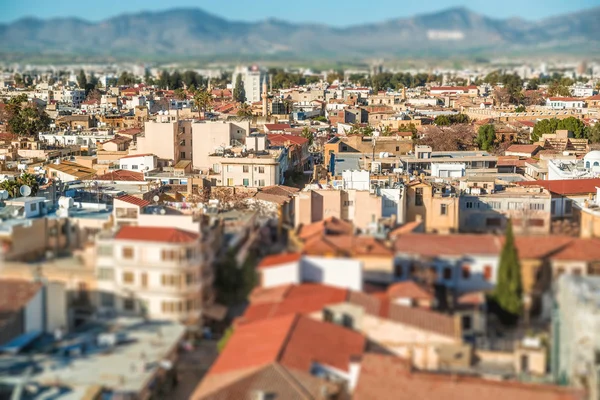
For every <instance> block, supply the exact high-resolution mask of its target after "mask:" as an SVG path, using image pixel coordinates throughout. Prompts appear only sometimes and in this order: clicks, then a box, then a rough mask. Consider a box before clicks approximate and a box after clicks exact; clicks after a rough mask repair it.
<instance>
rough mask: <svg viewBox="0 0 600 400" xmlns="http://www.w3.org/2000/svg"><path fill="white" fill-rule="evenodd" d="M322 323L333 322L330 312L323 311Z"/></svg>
mask: <svg viewBox="0 0 600 400" xmlns="http://www.w3.org/2000/svg"><path fill="white" fill-rule="evenodd" d="M323 321H325V322H333V313H332V312H331V311H330V310H327V309H325V310H323Z"/></svg>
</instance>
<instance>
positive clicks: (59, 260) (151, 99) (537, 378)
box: [0, 11, 600, 400]
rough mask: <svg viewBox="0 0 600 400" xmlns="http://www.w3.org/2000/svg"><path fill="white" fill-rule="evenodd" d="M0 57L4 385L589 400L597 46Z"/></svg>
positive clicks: (137, 393)
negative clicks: (537, 53)
mask: <svg viewBox="0 0 600 400" xmlns="http://www.w3.org/2000/svg"><path fill="white" fill-rule="evenodd" d="M596 12H597V11H596ZM596 23H597V21H596ZM0 28H1V26H0ZM432 32H433V33H431V34H430V39H431V40H460V39H462V38H463V36H464V35H463V36H460V35H458V34H457V33H452V32H453V31H439V30H436V31H432ZM451 33H452V34H451ZM3 34H5V33H3V32H2V29H0V37H1V36H2V35H3ZM459 36H460V37H459ZM440 38H441V39H440ZM24 43H25V42H24ZM17 44H18V43H17ZM13 45H14V44H11V45H10V46H6V49H9V50H10V51H11V52H12V51H13V47H15V46H13ZM1 50H2V45H0V400H5V399H6V400H34V399H35V400H50V399H53V400H78V399H86V400H137V399H140V400H146V399H153V400H154V399H175V400H179V399H181V400H183V399H194V400H200V399H210V400H224V399H251V400H273V399H321V400H338V399H339V400H342V399H357V400H367V399H377V400H379V399H383V400H385V399H399V400H404V399H406V400H409V399H411V400H414V399H416V400H419V399H424V400H433V399H470V398H486V399H491V400H495V399H498V400H505V399H507V398H510V399H515V400H518V399H528V400H530V399H531V400H598V399H600V333H599V332H600V123H599V119H600V58H598V57H596V56H595V55H594V54H592V53H593V51H592V53H590V54H588V56H573V55H569V56H564V57H561V56H560V54H559V55H556V54H554V55H553V56H552V57H550V56H548V57H531V58H528V57H523V56H521V55H515V56H514V57H505V56H504V55H503V56H502V57H495V58H494V57H486V58H485V59H484V58H482V57H475V58H470V59H469V58H468V57H465V58H461V60H460V61H454V62H448V60H445V59H444V60H442V59H439V60H437V61H436V60H434V59H427V60H426V61H423V60H419V59H418V58H415V57H414V56H411V58H410V59H408V58H407V60H404V62H403V63H398V62H397V59H395V60H392V59H391V58H388V59H386V58H381V59H378V58H365V59H362V60H358V59H357V60H355V61H353V62H349V63H346V62H344V63H339V65H337V66H335V65H334V63H325V62H315V61H314V60H310V61H306V62H303V61H297V62H286V63H282V62H275V61H273V60H272V59H266V58H265V59H263V58H261V57H257V58H256V60H255V61H252V62H239V61H227V60H221V59H219V60H218V61H216V60H215V61H214V62H202V63H199V64H193V63H190V62H189V60H188V61H182V60H180V59H175V58H174V59H173V61H172V62H163V61H131V60H125V59H119V60H104V61H97V60H96V59H94V60H92V61H89V62H85V61H84V62H82V61H73V62H62V61H61V62H59V61H56V60H52V61H50V62H39V61H35V60H33V58H31V57H32V56H31V55H27V57H29V59H25V58H24V59H16V58H15V56H14V53H6V54H7V55H5V56H2V55H1V54H2V51H1ZM8 54H10V56H9V55H8ZM3 57H4V58H3ZM19 57H21V56H19Z"/></svg>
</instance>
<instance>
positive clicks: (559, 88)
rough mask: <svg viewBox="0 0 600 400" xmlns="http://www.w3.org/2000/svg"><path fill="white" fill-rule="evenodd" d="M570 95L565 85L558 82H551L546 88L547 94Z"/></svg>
mask: <svg viewBox="0 0 600 400" xmlns="http://www.w3.org/2000/svg"><path fill="white" fill-rule="evenodd" d="M570 95H571V91H570V90H569V88H568V87H567V86H565V85H562V84H561V83H559V82H552V84H551V85H550V87H549V88H548V96H550V97H554V96H560V97H568V96H570Z"/></svg>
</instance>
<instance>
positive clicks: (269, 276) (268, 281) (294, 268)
mask: <svg viewBox="0 0 600 400" xmlns="http://www.w3.org/2000/svg"><path fill="white" fill-rule="evenodd" d="M260 275H261V286H262V287H264V288H270V287H274V286H279V285H289V284H298V283H300V282H302V280H301V278H300V263H299V262H297V261H296V262H291V263H286V264H281V265H278V266H275V267H269V268H264V269H261V270H260Z"/></svg>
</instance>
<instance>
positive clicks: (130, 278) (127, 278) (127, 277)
mask: <svg viewBox="0 0 600 400" xmlns="http://www.w3.org/2000/svg"><path fill="white" fill-rule="evenodd" d="M134 282H135V276H134V275H133V272H123V283H126V284H128V285H133V283H134Z"/></svg>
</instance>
